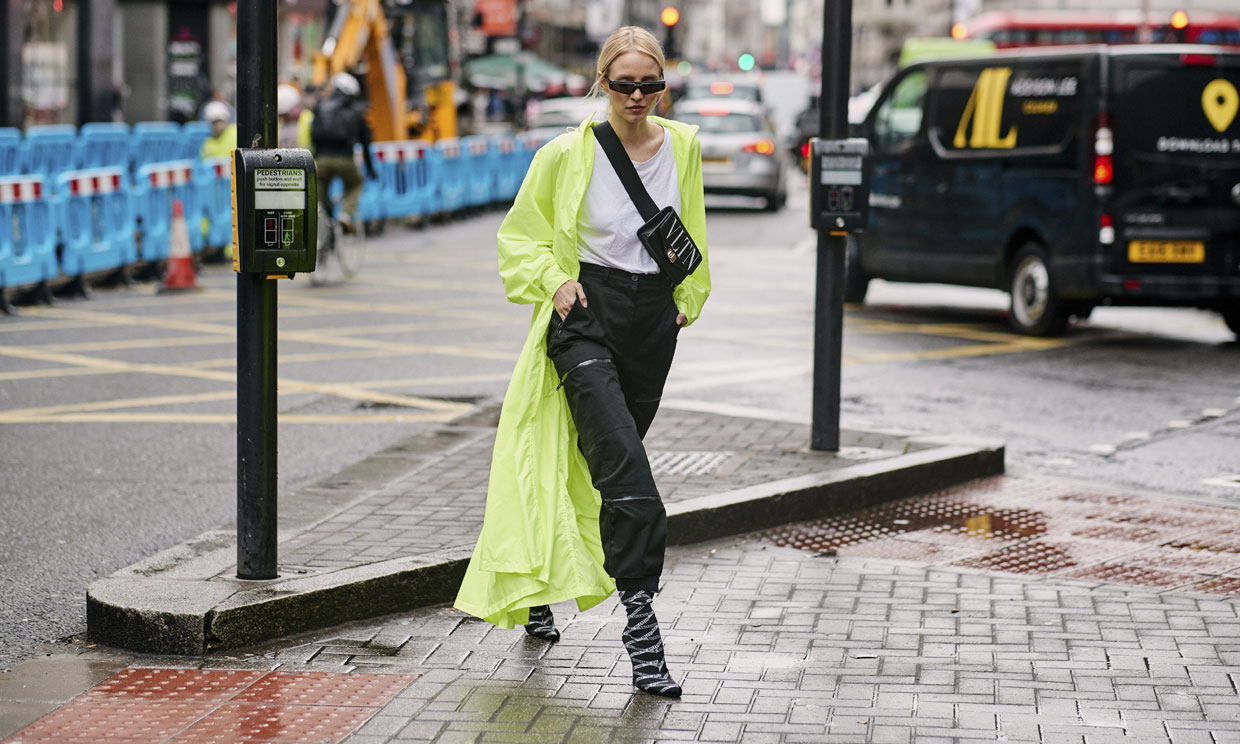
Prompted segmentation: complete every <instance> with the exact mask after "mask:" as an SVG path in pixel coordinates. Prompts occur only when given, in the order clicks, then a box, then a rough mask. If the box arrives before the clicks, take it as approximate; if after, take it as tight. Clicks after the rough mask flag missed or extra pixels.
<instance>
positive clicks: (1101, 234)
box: [1098, 213, 1115, 245]
mask: <svg viewBox="0 0 1240 744" xmlns="http://www.w3.org/2000/svg"><path fill="white" fill-rule="evenodd" d="M1098 242H1099V243H1102V244H1103V245H1111V244H1112V243H1114V242H1115V218H1114V217H1112V216H1111V215H1109V214H1105V213H1104V214H1103V215H1102V217H1101V218H1099V220H1098Z"/></svg>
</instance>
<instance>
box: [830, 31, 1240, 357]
mask: <svg viewBox="0 0 1240 744" xmlns="http://www.w3.org/2000/svg"><path fill="white" fill-rule="evenodd" d="M1238 88H1240V53H1237V52H1236V51H1234V50H1227V49H1225V48H1222V47H1210V46H1203V45H1192V46H1191V47H1190V46H1174V45H1165V44H1163V45H1125V46H1088V47H1069V48H1058V49H1053V50H1045V51H1030V50H1012V51H1002V52H997V53H995V54H994V55H993V56H990V57H985V58H980V59H959V60H935V61H928V62H922V63H917V64H913V65H910V66H909V67H907V68H905V69H904V70H902V71H901V72H899V73H898V74H897V75H896V76H895V77H894V78H893V79H892V80H891V82H890V83H888V84H887V85H886V86H885V87H884V88H883V90H882V92H881V93H880V94H879V97H878V100H877V102H876V103H875V105H874V107H873V109H872V110H871V111H870V113H869V115H868V117H867V118H866V120H865V123H864V125H863V132H864V136H865V137H866V138H867V139H868V140H869V142H870V148H871V172H870V188H871V196H870V217H869V225H868V229H867V230H866V231H865V232H862V233H860V234H859V236H858V240H857V243H856V245H857V249H856V251H855V255H852V256H849V260H848V269H847V272H846V273H847V290H846V299H848V300H849V301H854V302H856V301H860V300H861V299H863V298H864V296H865V289H866V284H867V282H868V281H869V279H870V278H872V277H878V278H883V279H892V280H897V281H914V282H943V283H950V284H961V285H970V286H979V287H994V288H998V289H1004V290H1007V291H1008V293H1009V294H1010V295H1011V323H1012V325H1013V327H1014V328H1015V329H1016V330H1018V331H1021V332H1023V333H1028V334H1034V335H1054V334H1058V333H1060V332H1062V331H1063V330H1064V329H1065V327H1066V325H1067V323H1068V322H1069V318H1070V317H1071V316H1078V317H1084V316H1088V314H1089V313H1090V311H1091V310H1092V309H1093V308H1094V307H1095V306H1096V305H1099V304H1104V303H1106V304H1114V305H1171V306H1181V307H1200V308H1208V309H1213V310H1217V311H1219V312H1220V313H1221V314H1222V316H1223V319H1224V320H1225V321H1226V323H1227V325H1228V327H1229V328H1230V329H1231V330H1232V331H1233V332H1235V333H1236V334H1237V335H1240V159H1237V156H1236V153H1237V151H1240V116H1237V100H1240V95H1238V94H1237V89H1238Z"/></svg>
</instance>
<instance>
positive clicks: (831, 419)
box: [809, 0, 852, 452]
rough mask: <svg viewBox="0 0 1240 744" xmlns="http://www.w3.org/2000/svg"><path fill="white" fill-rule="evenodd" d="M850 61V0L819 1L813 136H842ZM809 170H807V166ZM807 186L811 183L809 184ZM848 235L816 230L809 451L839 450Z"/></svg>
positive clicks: (846, 129) (846, 123)
mask: <svg viewBox="0 0 1240 744" xmlns="http://www.w3.org/2000/svg"><path fill="white" fill-rule="evenodd" d="M851 61H852V0H825V7H824V8H823V12H822V91H821V95H820V96H819V97H818V122H819V125H818V126H819V133H818V136H819V137H821V138H823V139H844V138H845V137H847V136H848V87H849V76H850V66H851ZM811 170H812V169H811ZM811 188H812V186H811ZM847 249H848V239H847V237H845V236H844V235H843V234H835V235H833V234H832V230H831V229H830V227H826V226H824V227H821V228H819V230H818V274H817V279H816V286H815V297H816V304H815V308H814V390H813V395H814V400H813V416H812V420H811V423H810V445H809V446H810V449H814V450H825V451H829V452H838V451H839V449H840V367H841V364H842V361H843V342H844V256H845V252H846V251H847Z"/></svg>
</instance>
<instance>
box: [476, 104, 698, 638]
mask: <svg viewBox="0 0 1240 744" xmlns="http://www.w3.org/2000/svg"><path fill="white" fill-rule="evenodd" d="M650 120H651V121H654V122H657V123H659V124H661V125H663V126H664V127H666V128H667V129H668V130H670V131H671V133H672V151H673V155H674V157H675V159H676V169H677V171H678V176H679V181H680V203H681V210H680V217H681V220H682V221H683V222H684V224H685V227H686V228H687V229H688V230H689V234H690V235H692V236H693V240H694V241H695V242H696V243H697V245H698V248H700V249H701V251H702V263H701V265H700V266H698V268H697V271H695V272H694V273H693V275H692V276H690V277H689V278H687V279H685V281H683V282H681V284H680V285H679V286H677V287H676V290H675V293H674V297H675V300H676V307H677V308H679V310H680V312H682V313H684V314H685V316H686V318H687V321H688V323H692V322H693V321H694V320H696V319H697V317H698V315H699V314H700V313H701V312H702V305H703V304H704V303H705V302H706V297H707V295H709V294H710V269H709V267H708V265H707V260H706V208H705V205H704V204H703V198H702V154H701V149H700V144H699V142H698V139H697V137H696V135H695V133H696V132H697V127H694V126H689V125H686V124H682V123H680V122H675V121H667V120H664V119H660V118H658V117H651V119H650ZM595 123H596V122H590V121H588V120H587V121H586V122H583V123H582V125H581V127H579V128H578V129H576V130H573V131H570V132H568V133H566V134H562V135H560V136H559V137H557V138H555V139H554V140H552V141H551V142H549V143H547V144H546V145H545V146H543V147H542V149H540V150H539V151H538V152H537V154H535V156H534V161H533V163H532V164H531V165H530V169H529V172H528V173H527V174H526V176H525V181H524V183H522V184H521V190H520V192H519V193H518V194H517V198H516V201H515V202H514V204H513V206H512V209H511V210H509V212H508V216H507V217H505V218H504V222H503V224H502V225H501V226H500V229H499V232H498V234H497V238H498V239H499V273H500V277H501V279H503V282H504V291H505V292H506V293H507V295H508V299H509V301H511V302H516V303H534V317H533V320H532V321H531V323H530V330H529V335H528V336H527V337H526V339H525V347H524V348H523V349H522V350H521V356H520V358H519V359H518V360H517V367H516V370H515V371H514V372H513V376H512V380H511V382H510V383H509V384H508V392H507V394H506V395H505V396H504V405H503V408H502V410H501V413H500V419H499V429H498V431H497V432H496V435H495V451H494V454H493V456H492V459H491V476H490V483H489V485H488V488H487V506H486V516H485V517H484V519H483V524H482V534H481V535H480V536H479V538H478V544H477V546H475V548H474V554H473V558H472V559H471V560H470V562H469V568H468V569H467V570H466V572H465V579H464V581H463V582H462V583H461V589H460V593H459V594H458V595H457V598H456V607H457V608H458V609H460V610H463V611H465V612H468V613H469V614H471V615H475V616H477V617H480V618H482V619H484V620H486V621H488V622H490V623H494V624H495V625H498V626H500V627H501V628H511V627H513V626H514V625H524V624H525V623H527V622H528V621H529V608H530V607H532V606H536V605H546V604H552V603H555V602H562V601H564V600H568V599H573V598H576V600H577V606H578V608H580V609H581V610H587V609H589V608H591V607H593V606H594V605H596V604H598V603H599V602H601V601H603V600H604V599H606V598H607V596H608V595H610V594H611V593H612V592H613V591H614V590H615V582H614V581H613V580H612V579H611V577H609V576H608V575H607V574H606V572H604V571H603V547H602V540H601V539H600V537H599V526H598V518H599V508H600V506H601V505H602V500H601V498H600V496H599V493H598V491H596V490H595V489H594V486H593V485H592V484H591V480H590V471H589V468H588V467H587V465H586V461H585V458H584V457H583V456H582V454H581V452H580V451H579V450H578V449H577V430H576V428H575V427H574V426H573V421H572V416H571V414H570V413H569V410H568V403H567V402H566V400H565V397H564V391H563V390H562V389H559V388H558V385H559V380H558V379H557V377H556V374H555V367H554V366H553V365H552V363H551V360H550V359H548V358H547V326H548V324H549V323H550V322H551V313H553V312H554V311H555V308H554V305H553V303H552V296H553V295H554V294H555V291H556V290H557V289H559V288H560V285H562V284H564V282H566V281H569V280H570V279H576V278H577V275H578V273H579V271H580V262H579V261H578V258H577V213H578V211H579V210H580V208H581V202H582V200H583V199H584V198H585V193H586V186H587V185H588V184H589V182H590V174H591V173H592V172H593V170H594V130H593V124H595ZM634 239H635V240H636V236H635V237H634Z"/></svg>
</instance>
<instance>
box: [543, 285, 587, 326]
mask: <svg viewBox="0 0 1240 744" xmlns="http://www.w3.org/2000/svg"><path fill="white" fill-rule="evenodd" d="M578 300H581V306H582V307H585V306H586V290H585V288H584V287H582V286H581V284H580V283H579V282H575V281H573V280H572V279H569V280H568V281H566V282H564V283H563V284H561V285H560V288H559V289H557V290H556V291H555V296H554V297H552V298H551V301H552V302H554V303H555V312H556V314H558V315H559V316H560V320H564V319H565V318H566V317H568V311H569V310H572V309H573V303H574V302H576V301H578Z"/></svg>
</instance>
